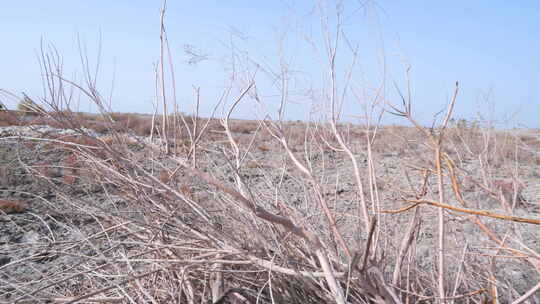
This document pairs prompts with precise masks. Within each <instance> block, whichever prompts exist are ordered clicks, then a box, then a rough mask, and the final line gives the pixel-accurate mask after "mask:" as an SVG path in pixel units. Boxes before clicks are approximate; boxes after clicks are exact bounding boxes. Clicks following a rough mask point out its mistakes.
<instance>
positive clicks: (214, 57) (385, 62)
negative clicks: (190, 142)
mask: <svg viewBox="0 0 540 304" xmlns="http://www.w3.org/2000/svg"><path fill="white" fill-rule="evenodd" d="M361 4H362V2H361V1H352V0H348V1H344V6H345V13H344V17H345V19H344V30H345V31H346V32H347V35H348V37H349V39H350V41H351V42H352V43H354V44H358V46H359V57H358V65H357V67H356V68H355V70H354V74H353V84H354V85H355V87H356V88H357V93H360V94H362V92H370V89H373V88H376V87H378V86H379V85H380V84H381V81H382V80H383V79H384V80H386V84H387V85H386V86H385V90H384V91H385V93H386V95H387V98H388V99H390V100H391V101H393V102H396V103H397V102H399V100H397V99H395V98H396V92H395V89H394V86H393V85H392V82H394V81H395V82H396V83H397V84H398V85H399V86H400V87H401V88H403V89H404V84H405V77H404V75H405V70H406V68H407V66H410V67H411V70H410V75H411V77H410V80H411V88H412V97H413V110H414V111H415V114H416V115H417V117H418V118H419V120H421V121H422V122H423V123H426V124H429V123H430V121H431V120H432V119H433V115H434V114H435V113H437V112H438V111H440V110H441V109H443V108H444V106H445V105H446V103H447V102H448V101H449V98H450V96H451V94H452V91H453V87H454V83H455V81H459V83H460V94H459V97H458V104H457V108H456V115H455V116H456V117H457V118H466V119H474V118H477V117H478V113H481V114H482V117H483V118H485V119H491V120H496V121H497V122H498V123H504V122H505V121H506V120H507V119H509V122H508V124H507V125H506V126H507V127H512V126H524V127H535V128H540V119H539V118H540V99H539V98H538V93H537V91H536V88H537V87H538V86H539V85H538V82H539V80H540V58H539V56H540V2H538V1H498V0H495V1H459V0H456V1H414V0H411V1H384V0H381V1H377V2H369V5H368V8H367V9H365V6H364V9H362V8H361ZM160 6H161V1H157V0H156V1H149V0H130V1H127V0H115V1H104V0H95V1H87V0H84V1H83V0H69V1H64V0H53V1H41V0H39V1H38V0H21V1H4V2H3V3H2V9H1V10H0V33H1V37H2V39H1V41H2V44H0V71H1V73H0V88H1V89H4V90H9V91H12V92H14V93H17V94H19V93H20V92H23V91H24V92H25V93H27V94H28V95H30V96H33V97H40V96H43V90H42V83H41V77H40V73H41V72H40V68H39V63H38V54H39V49H40V42H41V40H42V39H43V41H45V42H46V43H52V44H54V45H55V47H56V48H57V49H58V50H59V52H60V53H61V54H62V56H63V62H64V73H65V75H66V76H68V77H71V78H74V79H78V78H80V75H81V71H82V69H81V66H80V61H79V50H78V46H77V39H78V38H77V37H79V38H80V40H81V41H82V42H83V44H84V45H86V48H87V50H88V53H89V59H90V61H91V62H93V63H95V62H96V58H97V56H96V53H97V50H98V42H99V40H100V36H101V45H102V48H101V61H100V77H99V82H98V88H100V89H101V92H102V94H103V95H105V96H109V95H110V94H111V88H112V87H113V86H112V83H113V80H114V89H112V95H111V96H112V106H113V109H114V110H116V111H122V112H146V113H149V112H151V111H152V99H153V97H154V92H155V80H154V79H155V77H154V70H153V69H154V65H155V63H156V62H157V60H158V58H159V8H160ZM167 8H168V10H167V17H166V26H167V32H168V37H169V40H170V48H171V53H172V56H173V60H174V66H175V76H176V82H177V96H178V102H179V104H180V106H181V107H182V109H183V110H184V111H185V112H190V109H191V108H192V105H193V100H194V98H193V89H192V88H193V86H196V87H200V88H201V97H202V98H201V111H202V112H203V114H208V113H209V111H210V109H211V108H212V106H213V105H214V104H215V103H216V101H217V100H218V98H219V96H220V94H221V92H222V90H223V89H224V88H225V87H226V86H227V84H228V81H229V79H230V70H231V69H230V58H231V57H230V54H231V51H230V48H229V46H230V43H231V41H233V42H234V44H235V46H236V47H237V48H238V50H239V51H238V52H237V54H238V55H246V56H249V58H250V60H254V61H256V62H258V63H260V64H262V66H266V67H270V68H273V69H274V70H276V71H277V70H279V63H280V57H279V55H280V54H281V55H283V57H281V58H282V59H283V60H284V61H282V62H287V64H288V66H289V69H290V71H294V73H293V75H291V76H294V77H295V80H294V81H292V80H291V85H290V87H289V89H290V90H291V95H290V101H291V103H290V106H289V107H288V108H287V113H286V118H288V119H305V118H307V116H308V113H310V110H311V109H312V108H313V107H311V106H310V102H311V101H310V100H309V98H307V97H306V96H305V94H301V92H303V93H305V92H308V89H309V88H312V89H314V90H315V91H316V90H317V88H318V87H320V86H321V83H323V82H324V81H323V80H324V79H325V77H326V76H327V73H326V70H325V68H324V66H325V62H324V61H320V58H319V57H317V52H315V51H314V49H313V48H311V47H310V45H309V44H308V43H307V41H306V40H305V37H311V38H312V39H313V41H314V42H315V43H316V44H317V43H319V42H320V36H319V35H320V30H321V29H320V22H319V19H318V18H319V17H318V15H317V12H316V11H314V10H313V8H314V2H313V1H307V0H304V1H292V0H288V1H284V0H282V1H247V0H229V1H219V0H214V1H207V0H198V1H190V0H184V1H172V0H169V2H168V6H167ZM331 20H332V18H331ZM231 37H232V40H231ZM284 37H285V38H284ZM280 41H281V42H283V43H280ZM187 44H189V45H191V46H193V47H194V48H195V49H196V50H198V51H199V52H201V53H203V54H205V55H207V59H206V60H204V61H201V62H199V63H197V64H189V63H188V60H189V56H187V55H186V53H185V45H187ZM280 46H281V48H280ZM344 46H345V45H344V44H343V45H341V46H340V53H339V54H338V55H339V56H341V57H338V70H339V71H343V70H344V68H345V67H346V66H347V63H348V62H349V60H350V59H351V56H350V52H348V50H347V49H346V48H345V47H344ZM323 49H324V46H323V45H320V44H319V45H318V50H319V51H322V50H323ZM320 54H321V53H319V55H320ZM243 58H247V57H245V56H244V57H243ZM241 67H242V66H240V65H238V68H240V69H241ZM239 74H241V73H239ZM259 74H260V75H259V76H258V77H261V79H258V81H260V85H258V86H259V89H260V90H261V92H262V94H261V97H263V99H264V100H263V101H264V103H265V109H266V110H263V111H270V112H272V115H274V114H275V110H276V109H277V98H276V95H277V93H278V90H276V88H275V84H273V83H272V82H271V81H269V80H268V79H266V80H265V79H263V78H264V73H263V72H260V73H259ZM239 76H241V75H239ZM341 79H342V78H341ZM273 86H274V87H273ZM237 89H240V88H237ZM237 92H238V90H233V96H234V94H236V93H237ZM367 94H369V93H367ZM233 96H231V98H232V97H233ZM302 96H303V97H302ZM319 96H320V94H319ZM0 98H4V100H2V101H3V102H4V103H6V104H7V105H8V106H13V100H9V99H8V98H7V99H6V98H5V96H4V95H0ZM316 99H317V97H316V98H315V100H316ZM319 99H320V98H319ZM346 99H347V101H346V105H345V106H344V110H343V111H344V115H346V116H348V117H349V119H354V118H351V117H354V116H355V115H356V116H358V115H361V114H362V110H361V104H359V103H358V101H356V100H354V98H352V94H349V95H347V98H346ZM229 102H230V101H229ZM316 102H317V101H316ZM254 104H255V103H254V102H253V101H246V102H244V103H243V104H242V105H241V107H240V108H239V110H238V111H237V112H236V116H237V117H241V118H256V117H258V115H259V116H260V114H261V109H260V108H257V110H255V106H254ZM79 107H80V110H82V111H88V110H95V109H94V108H92V107H91V106H90V105H88V104H87V103H86V102H85V100H83V99H81V101H80V105H79ZM274 117H275V115H274ZM387 121H389V122H390V121H392V122H393V121H396V120H395V119H390V118H389V119H388V120H387Z"/></svg>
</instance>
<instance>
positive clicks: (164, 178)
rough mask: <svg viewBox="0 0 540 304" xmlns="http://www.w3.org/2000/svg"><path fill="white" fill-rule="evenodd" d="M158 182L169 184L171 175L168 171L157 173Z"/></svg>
mask: <svg viewBox="0 0 540 304" xmlns="http://www.w3.org/2000/svg"><path fill="white" fill-rule="evenodd" d="M159 180H160V181H161V182H162V183H165V184H167V183H169V182H170V181H171V175H170V174H169V171H167V170H161V171H159Z"/></svg>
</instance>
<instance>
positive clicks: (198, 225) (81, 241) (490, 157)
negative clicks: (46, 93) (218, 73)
mask: <svg viewBox="0 0 540 304" xmlns="http://www.w3.org/2000/svg"><path fill="white" fill-rule="evenodd" d="M139 118H140V119H144V118H141V117H139ZM127 120H129V119H127ZM127 120H118V121H124V122H125V121H127ZM92 121H94V120H92ZM95 121H96V123H93V125H92V124H90V123H88V124H87V125H86V127H92V126H94V128H92V129H82V131H81V130H78V131H77V130H75V129H74V130H71V131H66V130H64V128H62V129H60V128H58V127H59V125H58V124H56V125H54V124H52V123H51V124H50V125H54V126H55V127H56V128H53V127H49V126H42V125H39V124H37V123H36V124H35V125H34V126H6V127H3V128H0V136H1V138H0V174H1V175H0V186H1V188H0V189H1V191H0V199H3V200H5V201H6V202H7V203H11V204H20V205H9V206H12V207H9V206H8V205H7V203H5V204H4V205H0V207H2V206H4V207H2V208H3V214H0V302H6V303H11V302H13V301H19V302H21V303H23V302H24V301H26V302H24V303H30V302H31V303H34V302H46V301H56V302H69V301H70V300H77V299H80V298H81V297H87V298H100V297H101V298H105V299H108V301H110V302H115V301H120V302H130V301H134V302H137V303H142V302H151V300H150V299H154V300H155V301H156V302H162V303H166V302H168V301H171V302H172V301H181V299H182V301H184V300H186V301H187V300H189V299H191V300H193V301H195V300H196V301H201V300H203V301H209V299H211V296H210V293H211V290H212V284H213V283H212V282H216V281H219V282H224V283H223V285H224V286H222V288H221V291H227V290H230V289H231V288H240V289H242V290H244V292H247V293H248V296H254V297H257V296H259V297H260V299H261V301H263V302H265V303H266V301H268V299H270V298H271V297H272V296H273V295H272V291H271V288H275V290H276V291H278V290H281V291H283V290H288V291H287V293H282V294H281V295H280V296H281V297H283V298H282V301H291V300H290V299H293V298H295V296H293V295H291V294H288V292H290V290H291V289H290V288H292V287H290V286H293V285H294V284H299V285H298V286H304V288H305V292H306V294H307V293H308V292H309V290H311V289H310V288H312V289H313V290H317V288H325V287H324V286H325V285H324V284H322V283H321V284H319V283H317V282H318V281H317V280H316V279H314V278H313V279H300V277H296V276H295V279H291V278H289V277H288V276H287V275H286V274H285V273H283V272H279V271H278V270H275V271H276V272H275V274H273V275H272V274H271V273H272V270H269V269H268V268H265V267H263V266H261V264H262V262H261V261H272V262H273V263H275V265H276V266H279V267H283V268H287V269H295V270H296V271H301V270H302V271H304V270H305V271H316V269H318V267H319V265H318V264H317V263H318V262H315V260H314V259H313V256H310V255H309V251H308V250H307V249H305V248H306V244H305V243H304V241H303V240H301V239H299V238H298V237H295V236H293V235H291V233H290V232H289V231H288V230H286V229H284V228H283V227H282V226H280V225H277V224H269V223H268V222H265V221H263V220H261V219H259V218H257V217H256V216H254V213H253V212H251V211H250V209H249V208H247V207H246V206H244V205H242V204H241V202H239V201H238V200H235V199H234V196H231V195H230V193H229V194H227V193H225V192H224V191H223V190H222V189H220V188H219V187H216V186H214V185H211V184H209V183H208V182H207V181H204V180H202V179H201V177H200V176H196V175H194V174H193V173H192V172H191V171H189V170H187V169H185V168H184V167H183V166H182V163H185V162H187V163H188V164H190V165H191V166H194V167H195V168H199V169H200V170H201V172H205V173H207V174H209V175H211V176H212V177H213V178H215V179H216V180H218V181H220V182H221V183H223V184H224V185H225V186H227V187H230V188H232V189H236V191H238V192H239V193H242V195H244V196H245V197H248V198H249V199H250V200H251V201H252V202H253V203H255V204H257V205H258V206H260V207H262V208H264V209H265V210H267V211H269V212H270V213H272V214H275V215H279V216H285V217H288V218H292V219H294V222H295V223H296V224H298V225H300V226H305V227H308V228H309V230H310V231H313V232H315V233H316V234H317V235H319V236H320V238H321V240H322V242H323V243H324V246H327V247H326V248H327V250H328V252H329V254H330V256H331V260H332V261H333V262H332V263H334V267H335V269H336V271H338V272H340V271H341V272H343V271H346V268H343V265H346V263H345V262H344V261H347V260H348V258H347V255H346V253H344V251H343V250H340V249H339V248H340V246H342V245H341V244H342V243H340V241H339V238H336V235H335V234H334V233H332V229H333V228H332V226H331V225H329V222H328V214H327V213H325V212H324V210H323V208H322V207H321V205H320V200H321V197H322V199H323V200H324V202H326V204H327V206H328V208H329V211H330V213H331V214H332V215H333V217H334V219H335V227H337V229H338V230H339V232H340V233H339V234H340V235H341V237H342V238H343V243H344V244H345V245H346V246H347V247H348V248H350V249H351V252H352V254H354V253H355V252H360V253H361V252H363V251H364V250H365V249H366V246H367V245H366V244H367V243H368V242H367V239H368V231H367V230H366V228H365V226H364V225H363V224H362V222H361V218H362V214H361V211H360V209H359V207H358V206H359V204H360V202H361V201H362V198H363V199H364V200H365V201H366V204H367V206H368V208H369V213H370V215H371V216H373V218H376V219H377V225H376V229H375V233H374V234H373V239H372V243H371V248H375V249H373V253H372V255H371V256H370V259H369V263H370V265H373V267H376V268H377V269H379V270H380V271H381V273H382V277H383V278H384V280H385V281H386V282H392V281H393V279H394V278H395V279H396V281H395V282H393V283H392V284H395V285H398V286H399V288H400V290H404V291H403V292H404V293H403V294H401V295H400V296H401V297H403V298H405V297H411V299H413V298H414V299H415V300H422V299H424V300H426V301H430V300H429V298H430V297H433V291H434V290H436V286H435V284H436V279H435V274H436V269H437V255H436V254H435V252H436V250H437V242H438V229H437V223H438V222H437V216H438V210H439V208H437V207H434V206H430V205H428V204H425V203H422V204H420V205H418V206H417V207H415V208H411V209H408V210H405V209H403V208H404V207H408V206H411V201H413V200H420V201H421V200H426V201H438V197H439V196H438V188H437V187H438V186H437V185H438V179H437V175H436V172H435V171H436V170H435V167H436V166H435V162H434V157H433V155H434V152H433V151H432V149H431V148H430V147H429V146H428V144H427V140H426V139H425V138H423V135H422V134H421V133H420V132H418V131H417V130H415V129H414V128H410V127H400V126H387V127H381V128H380V129H378V130H377V131H376V132H375V130H373V129H370V133H369V134H370V136H373V137H372V142H371V143H370V148H369V149H367V146H368V145H367V143H368V142H367V139H366V132H365V130H364V128H362V127H361V126H343V129H342V130H341V132H343V134H344V135H345V139H346V141H347V143H348V144H349V146H350V148H351V151H352V153H353V155H354V157H355V159H356V161H357V163H358V166H359V168H358V169H359V173H360V178H361V181H362V187H363V193H360V192H359V187H358V184H357V179H356V175H355V170H354V166H353V165H352V162H351V159H350V157H349V156H348V155H347V154H346V153H344V152H342V151H340V150H339V149H335V148H334V147H337V142H336V141H335V140H333V139H332V137H331V136H329V135H328V133H325V132H326V131H325V130H324V129H310V128H309V127H308V126H306V125H304V124H302V123H292V122H291V123H288V124H287V129H286V133H287V134H286V135H285V136H286V138H287V139H288V143H289V148H290V151H291V153H292V155H293V156H294V157H296V158H297V159H299V160H300V161H301V162H302V163H304V164H307V166H308V167H309V171H310V172H311V174H312V175H313V176H314V178H313V179H310V178H307V177H306V175H305V174H303V173H302V172H301V170H299V169H298V167H297V166H295V163H294V161H293V160H292V158H291V155H289V154H288V153H287V151H285V150H284V148H283V145H281V144H280V142H279V141H278V140H276V139H275V138H274V137H272V134H271V133H270V132H268V131H267V130H265V128H264V127H263V126H261V125H259V124H258V123H257V122H254V121H233V122H232V123H231V133H230V134H231V135H232V136H233V138H234V140H235V142H236V144H237V145H238V150H237V149H236V148H235V147H234V145H231V142H230V140H228V138H227V136H226V133H225V131H224V128H223V127H221V126H219V124H218V123H217V122H215V121H212V122H211V123H210V125H209V129H207V130H206V131H205V135H204V136H202V137H201V139H200V141H199V142H197V145H196V146H195V145H193V139H192V138H190V137H189V136H188V135H186V134H187V133H186V132H184V133H182V134H183V135H182V136H181V137H176V138H175V137H170V138H169V139H170V141H171V144H170V151H169V152H170V153H169V154H166V153H164V148H163V147H164V146H163V142H162V141H160V139H159V138H160V137H158V136H157V135H155V136H154V138H152V139H150V135H149V134H145V133H146V132H147V131H148V130H147V129H143V127H142V126H141V124H140V123H139V124H138V126H139V128H140V129H139V130H138V131H133V130H132V128H131V127H132V126H131V125H130V124H131V122H125V124H124V125H117V128H116V129H115V130H114V132H112V131H110V126H109V127H107V125H106V123H103V124H102V125H100V124H98V123H97V121H98V120H97V119H96V120H95ZM40 122H43V121H40ZM204 122H205V121H204V120H202V119H201V120H200V124H199V128H200V127H201V126H202V125H203V123H204ZM97 125H100V126H102V128H99V129H98V128H97V127H95V126H97ZM145 126H146V127H145V128H148V126H147V125H145ZM191 126H193V124H191ZM107 128H109V129H107ZM66 129H68V128H67V127H66ZM130 130H131V131H130ZM199 130H200V129H199ZM81 132H83V133H86V135H81ZM196 132H197V131H194V133H195V134H196ZM193 147H196V149H193ZM444 150H445V151H446V155H447V158H446V159H445V162H444V164H445V166H446V167H445V170H444V186H443V190H444V191H445V193H446V201H445V202H443V203H445V204H448V205H451V206H454V207H457V208H461V209H464V210H469V211H470V210H474V211H489V212H490V214H496V215H502V216H505V217H506V218H503V219H501V218H494V217H491V216H489V215H488V216H482V215H480V216H476V215H471V214H467V213H464V212H460V211H459V210H449V209H445V229H446V232H445V233H446V238H445V242H446V244H445V252H444V255H445V260H446V265H445V266H446V270H445V275H446V282H447V284H448V285H447V291H448V294H451V295H453V296H458V295H464V294H467V293H470V292H473V291H479V292H478V294H477V295H476V296H471V297H470V298H471V299H474V300H475V301H480V300H481V299H482V298H488V297H489V292H488V290H489V289H490V288H493V286H496V287H497V289H498V292H499V295H500V301H501V303H507V302H510V301H511V300H512V299H515V298H516V297H517V296H518V295H520V294H523V293H524V292H526V291H527V290H529V289H530V288H532V287H533V286H534V285H535V284H536V283H537V282H539V281H540V258H539V256H538V253H539V252H540V237H539V236H540V225H538V224H534V223H523V222H516V221H513V220H511V218H510V217H513V218H514V219H516V218H518V219H525V221H527V220H528V221H530V222H534V221H537V222H538V221H539V220H540V131H538V130H512V131H495V130H487V129H480V128H472V127H471V128H464V127H463V126H461V127H459V126H455V127H452V128H451V129H449V130H448V133H447V138H446V140H445V146H444ZM453 177H455V178H456V179H455V181H454V182H453V181H452V178H453ZM456 185H457V187H458V189H459V193H460V195H461V198H460V197H459V196H458V195H457V194H456V191H457V190H456V188H455V187H456ZM317 191H320V193H321V196H320V197H319V196H317V193H318V192H317ZM13 206H15V207H13ZM400 210H401V211H400ZM409 230H411V231H413V232H412V234H408V233H407V231H409ZM486 231H489V232H486ZM490 233H491V234H490ZM406 236H411V237H412V241H411V242H410V244H409V245H408V247H406V248H407V250H406V253H404V255H400V252H401V249H403V245H402V244H403V240H404V238H405V237H406ZM497 240H499V241H500V242H498V241H497ZM400 258H404V260H403V261H401V262H399V261H400ZM223 260H224V261H226V262H224V261H223ZM219 261H221V262H219ZM257 263H259V264H257ZM398 263H402V264H403V267H402V268H401V271H400V272H398V273H397V277H396V276H395V274H394V271H395V269H396V266H395V265H397V264H398ZM340 265H341V266H340ZM216 269H218V270H219V271H216ZM217 273H219V274H220V275H221V276H223V277H224V278H225V279H222V280H218V279H216V278H215V275H216V274H217ZM271 278H273V279H271ZM287 278H288V279H287ZM269 280H275V281H272V282H274V284H275V285H274V286H273V287H268V286H267V285H265V284H266V283H265V282H269ZM296 280H298V282H297V281H296ZM494 281H495V282H496V284H493V282H494ZM284 282H287V283H284ZM306 282H311V283H306ZM490 282H491V283H490ZM287 284H289V285H287ZM355 284H356V283H355ZM358 284H360V283H358ZM389 284H390V283H389ZM294 286H296V285H294ZM307 286H311V287H309V288H308V287H307ZM295 288H296V287H295ZM406 290H408V295H407V292H406ZM482 290H483V291H482ZM306 297H307V296H306ZM358 297H360V295H358ZM130 299H131V300H130ZM310 299H311V298H309V297H307V298H306V302H309V303H311V302H313V303H315V302H316V301H320V300H321V299H320V298H313V299H311V300H310ZM308 300H309V301H308ZM32 301H34V302H32ZM310 301H311V302H310ZM531 301H532V302H530V303H540V296H539V295H536V296H535V297H533V298H532V300H531ZM534 301H536V302H534ZM277 302H279V301H277ZM353 302H354V301H353ZM458 302H459V300H458Z"/></svg>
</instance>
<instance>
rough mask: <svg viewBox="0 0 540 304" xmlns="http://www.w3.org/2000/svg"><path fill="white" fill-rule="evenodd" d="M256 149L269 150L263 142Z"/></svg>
mask: <svg viewBox="0 0 540 304" xmlns="http://www.w3.org/2000/svg"><path fill="white" fill-rule="evenodd" d="M257 149H259V150H260V151H262V152H268V151H270V148H268V146H267V145H264V144H263V145H260V146H258V147H257Z"/></svg>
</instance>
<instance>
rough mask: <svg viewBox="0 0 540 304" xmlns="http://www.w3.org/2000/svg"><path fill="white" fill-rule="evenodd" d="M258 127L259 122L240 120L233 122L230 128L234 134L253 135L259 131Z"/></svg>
mask: <svg viewBox="0 0 540 304" xmlns="http://www.w3.org/2000/svg"><path fill="white" fill-rule="evenodd" d="M258 126H259V123H258V122H257V121H250V120H238V121H233V122H232V123H231V125H230V127H229V128H230V129H231V132H233V133H242V134H251V133H253V132H255V131H256V130H257V127H258Z"/></svg>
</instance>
